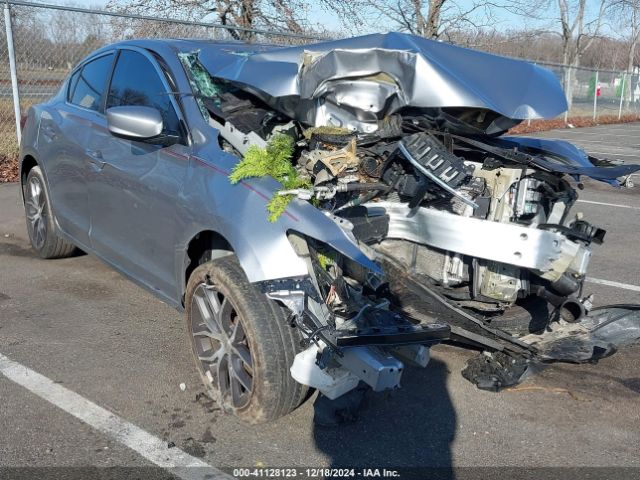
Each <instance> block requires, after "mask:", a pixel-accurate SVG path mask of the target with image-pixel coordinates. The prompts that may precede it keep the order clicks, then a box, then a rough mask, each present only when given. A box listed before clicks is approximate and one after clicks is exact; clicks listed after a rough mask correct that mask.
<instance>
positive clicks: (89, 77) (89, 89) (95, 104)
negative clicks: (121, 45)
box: [69, 54, 113, 111]
mask: <svg viewBox="0 0 640 480" xmlns="http://www.w3.org/2000/svg"><path fill="white" fill-rule="evenodd" d="M112 63H113V54H109V55H105V56H103V57H100V58H96V59H95V60H92V61H90V62H89V63H87V64H86V65H85V66H84V67H82V70H80V71H79V72H76V73H75V74H74V75H73V76H72V77H71V83H70V88H69V99H70V100H69V101H70V102H71V103H73V104H74V105H78V106H80V107H84V108H88V109H91V110H96V111H100V110H101V108H102V99H103V95H104V90H105V87H106V85H107V80H108V78H109V72H110V70H111V64H112Z"/></svg>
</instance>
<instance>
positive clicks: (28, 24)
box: [0, 0, 640, 161]
mask: <svg viewBox="0 0 640 480" xmlns="http://www.w3.org/2000/svg"><path fill="white" fill-rule="evenodd" d="M2 3H3V8H4V15H3V16H0V24H1V25H0V161H2V160H3V159H7V158H14V157H15V155H16V152H17V148H18V136H17V130H19V125H16V124H17V123H18V122H19V118H20V113H25V112H26V111H27V109H28V108H29V106H31V105H33V104H34V103H38V102H41V101H43V100H45V99H47V98H48V97H50V96H51V95H52V94H54V93H55V92H56V91H57V89H58V87H59V85H60V83H61V82H62V80H63V79H64V78H65V77H66V76H67V74H68V73H69V71H70V70H71V69H72V68H73V67H74V66H75V65H76V63H77V62H78V61H80V60H81V59H82V58H83V57H85V56H86V55H87V54H89V53H90V52H92V51H93V50H95V49H97V48H99V47H101V46H103V45H106V44H109V43H112V42H115V41H119V40H123V39H127V38H141V37H147V38H153V37H156V38H159V37H174V38H175V37H177V38H206V39H220V40H224V39H232V38H237V37H239V36H240V37H242V38H244V39H248V40H249V41H252V42H267V43H276V44H285V45H290V44H301V43H307V42H310V41H314V40H317V39H315V38H311V37H308V36H304V35H297V34H292V33H288V32H269V31H264V30H254V29H234V28H233V27H226V26H223V25H218V24H213V23H201V22H188V21H181V20H174V19H162V18H157V17H148V16H140V15H129V14H122V13H115V12H105V11H97V10H91V9H84V8H75V7H65V6H58V5H47V4H41V3H31V2H28V1H19V0H8V1H6V0H5V1H4V2H2ZM7 19H10V22H7ZM8 27H9V28H8ZM11 40H13V51H14V53H15V55H14V60H15V61H14V62H13V63H14V64H15V73H16V77H17V82H16V83H17V84H14V82H12V78H11V73H12V68H11V67H10V63H11V62H10V57H11V55H10V50H11V49H10V48H9V47H10V43H11ZM543 66H545V67H546V68H549V69H551V70H552V71H553V72H554V73H555V74H556V75H557V77H558V79H559V80H560V81H561V82H563V84H564V85H570V87H569V88H567V89H566V90H567V91H568V93H569V94H570V97H571V102H570V104H571V107H570V110H569V112H568V116H600V115H625V114H628V113H637V112H638V109H639V107H640V87H639V85H638V75H637V74H626V73H624V72H614V71H605V70H601V71H595V70H592V69H585V68H571V69H569V70H568V69H567V67H565V66H563V65H557V64H543ZM567 73H569V75H567ZM15 87H17V89H16V88H15ZM16 90H17V91H16ZM14 97H15V98H18V104H19V105H18V107H19V108H18V109H16V108H15V105H14V101H13V99H14ZM16 112H18V116H17V118H18V122H17V121H16Z"/></svg>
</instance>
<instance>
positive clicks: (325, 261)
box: [317, 252, 336, 270]
mask: <svg viewBox="0 0 640 480" xmlns="http://www.w3.org/2000/svg"><path fill="white" fill-rule="evenodd" d="M331 253H333V255H332V254H331ZM331 253H324V252H318V253H317V255H318V263H319V264H320V266H321V267H322V269H323V270H327V268H329V267H330V266H331V265H334V264H335V263H336V259H335V258H334V257H335V252H331Z"/></svg>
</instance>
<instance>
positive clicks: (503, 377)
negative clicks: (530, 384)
mask: <svg viewBox="0 0 640 480" xmlns="http://www.w3.org/2000/svg"><path fill="white" fill-rule="evenodd" d="M530 367H531V362H530V361H529V360H528V359H526V358H523V357H511V356H509V355H507V354H505V353H502V352H492V353H489V352H483V353H481V354H479V355H477V356H475V357H473V358H471V359H469V361H467V365H466V367H465V368H464V370H462V376H463V377H464V378H466V379H467V380H469V381H470V382H471V383H473V384H475V385H476V386H477V387H478V388H479V389H480V390H488V391H490V392H497V391H499V390H502V389H503V388H507V387H511V386H513V385H517V384H518V383H520V382H521V381H522V380H524V378H525V377H526V376H527V375H528V374H529V373H531V368H530Z"/></svg>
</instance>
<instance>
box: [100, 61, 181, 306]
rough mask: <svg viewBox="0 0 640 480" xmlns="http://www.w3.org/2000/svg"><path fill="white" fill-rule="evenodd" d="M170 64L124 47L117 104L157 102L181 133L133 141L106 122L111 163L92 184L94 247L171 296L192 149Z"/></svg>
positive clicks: (103, 135)
mask: <svg viewBox="0 0 640 480" xmlns="http://www.w3.org/2000/svg"><path fill="white" fill-rule="evenodd" d="M169 92H170V90H169V88H168V84H167V82H166V79H165V78H164V73H163V71H162V70H161V69H160V68H159V66H158V65H157V63H156V62H155V60H154V59H153V58H152V57H150V56H149V54H148V53H147V52H144V51H140V50H137V49H136V50H134V49H123V50H120V53H119V55H118V58H117V60H116V65H115V68H114V72H113V77H112V80H111V84H110V87H109V92H108V97H107V104H106V108H107V110H108V109H109V108H110V107H117V106H126V105H143V106H148V107H153V108H156V109H158V110H159V111H160V113H161V115H162V119H163V126H164V129H163V136H164V137H165V138H166V136H174V137H177V138H178V140H176V143H174V144H173V145H170V146H167V144H166V143H164V144H158V143H154V142H153V141H145V142H141V141H135V140H127V139H123V138H119V137H116V136H114V135H112V134H111V133H110V132H109V131H108V130H107V124H106V119H105V120H104V125H103V128H101V129H97V130H96V135H95V136H94V138H93V142H92V143H93V144H92V149H93V150H94V151H97V152H100V155H101V159H102V161H103V162H104V166H103V168H102V169H101V171H100V173H99V174H98V175H96V176H95V177H94V181H92V182H90V185H89V198H90V208H91V230H90V240H91V246H92V248H93V249H94V250H95V251H96V253H98V254H99V255H101V256H102V257H104V258H105V259H107V260H108V261H111V262H112V263H114V264H116V265H117V266H118V267H120V268H121V269H122V270H124V271H125V272H126V273H128V274H130V275H131V276H133V277H134V278H136V279H137V280H139V281H142V282H143V283H145V284H146V285H147V286H148V287H150V288H152V289H154V290H156V291H158V293H160V294H164V295H165V296H172V297H173V296H175V291H176V287H177V286H176V285H175V282H176V276H175V258H176V256H175V245H176V244H177V242H178V237H179V235H178V228H177V226H178V225H179V224H180V223H181V222H180V221H179V220H180V219H179V218H178V217H177V216H178V211H179V201H180V200H179V196H180V192H181V189H182V185H183V180H184V177H185V175H186V171H187V167H188V159H189V148H188V147H187V146H186V145H185V143H186V141H185V140H184V139H185V138H186V134H185V132H184V128H183V127H182V125H181V122H180V121H179V117H178V114H177V105H176V104H175V102H174V101H173V100H172V96H171V94H170V93H169Z"/></svg>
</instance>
